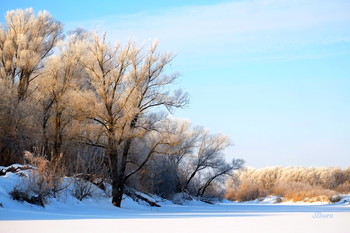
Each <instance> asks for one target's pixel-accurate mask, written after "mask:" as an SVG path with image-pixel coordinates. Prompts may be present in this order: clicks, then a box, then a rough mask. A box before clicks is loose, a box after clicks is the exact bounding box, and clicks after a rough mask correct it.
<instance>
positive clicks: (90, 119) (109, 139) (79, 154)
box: [0, 9, 243, 207]
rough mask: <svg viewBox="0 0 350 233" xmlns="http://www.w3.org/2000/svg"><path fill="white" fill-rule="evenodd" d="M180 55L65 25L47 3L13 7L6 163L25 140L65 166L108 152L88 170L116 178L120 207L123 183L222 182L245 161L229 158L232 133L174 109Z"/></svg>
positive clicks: (4, 108)
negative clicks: (173, 66)
mask: <svg viewBox="0 0 350 233" xmlns="http://www.w3.org/2000/svg"><path fill="white" fill-rule="evenodd" d="M173 58H174V56H173V55H172V54H170V53H159V52H158V51H157V43H152V44H151V45H150V46H149V48H147V49H146V48H143V47H139V46H137V44H136V43H135V42H128V43H126V44H125V45H122V44H120V43H117V44H116V45H115V46H112V45H111V44H110V43H108V42H107V41H106V38H105V35H103V36H99V35H98V34H96V33H92V32H88V31H85V30H83V29H77V30H75V31H72V32H70V33H68V34H67V35H64V34H63V26H62V24H61V23H59V22H58V21H56V20H55V19H53V18H52V17H51V16H50V15H49V14H48V13H47V12H39V13H38V15H36V16H35V15H34V13H33V10H32V9H26V10H15V11H9V12H8V13H7V14H6V24H5V25H1V26H0V95H1V98H0V156H1V157H0V163H1V164H3V165H8V164H10V163H14V162H22V161H23V156H22V155H23V151H25V150H27V151H31V152H32V153H34V154H36V155H37V156H45V157H46V158H47V159H48V161H49V162H50V163H52V164H55V163H61V164H66V165H67V164H68V165H70V166H66V167H71V164H75V162H72V161H77V159H78V158H79V161H83V162H84V161H85V162H84V163H86V161H91V160H98V161H102V162H101V163H98V162H97V161H96V164H99V165H100V168H99V169H96V168H95V169H84V172H86V173H91V172H96V173H100V174H99V175H100V176H102V177H103V178H104V179H105V180H108V181H109V182H110V183H111V184H112V203H113V204H114V205H115V206H118V207H120V206H121V201H122V195H123V193H124V187H125V185H126V184H128V185H130V186H134V187H136V188H139V189H143V190H146V191H149V192H154V193H158V194H164V195H170V194H171V193H176V192H183V191H186V192H189V193H190V194H193V195H197V196H203V195H205V194H206V193H209V191H210V189H215V188H214V186H215V187H216V188H217V189H220V188H222V184H223V182H216V181H220V178H222V177H224V176H225V175H229V174H231V173H232V170H235V169H239V168H241V167H242V165H243V162H242V161H241V160H233V161H232V163H227V162H226V161H225V159H224V157H223V154H222V152H223V151H224V150H225V148H227V147H228V146H229V144H230V143H229V140H228V138H227V137H224V136H222V135H211V134H209V133H208V131H206V130H204V129H202V128H199V127H191V125H190V124H189V123H188V122H184V121H181V120H176V119H174V118H172V117H169V113H172V112H173V110H174V109H176V108H181V107H184V106H186V105H187V103H188V96H187V94H186V93H184V92H182V91H181V90H174V88H173V87H172V84H173V83H174V82H175V81H176V79H177V78H178V74H176V73H175V74H167V66H168V64H169V63H170V62H171V61H172V60H173ZM87 164H91V163H87ZM96 164H95V165H96ZM79 167H81V166H79ZM76 170H77V169H66V172H67V173H68V174H69V173H71V172H72V171H76ZM102 171H106V172H102ZM150 183H153V185H150ZM155 183H156V184H155ZM154 184H155V185H154ZM220 184H221V185H220Z"/></svg>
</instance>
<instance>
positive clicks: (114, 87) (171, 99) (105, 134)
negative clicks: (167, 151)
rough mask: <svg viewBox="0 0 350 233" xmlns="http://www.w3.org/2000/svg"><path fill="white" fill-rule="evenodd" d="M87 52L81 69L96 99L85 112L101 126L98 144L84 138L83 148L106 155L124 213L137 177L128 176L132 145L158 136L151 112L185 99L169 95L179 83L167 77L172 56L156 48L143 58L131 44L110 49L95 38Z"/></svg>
mask: <svg viewBox="0 0 350 233" xmlns="http://www.w3.org/2000/svg"><path fill="white" fill-rule="evenodd" d="M83 48H85V50H84V51H86V53H87V54H86V55H85V56H84V57H83V58H82V59H81V63H82V65H83V67H84V69H85V71H86V72H87V73H88V74H89V82H90V85H91V89H92V91H93V92H94V95H95V97H96V98H95V105H94V109H90V111H85V112H86V113H87V119H90V120H91V121H93V122H94V124H96V125H99V126H100V127H99V130H100V132H101V133H100V134H99V135H100V136H99V137H97V138H96V137H95V138H94V139H91V138H86V137H85V142H86V143H87V144H90V145H93V146H98V147H102V148H104V149H105V150H106V154H107V156H108V158H109V159H110V164H111V168H110V169H111V177H112V196H113V197H112V203H113V205H115V206H118V207H120V206H121V201H122V195H123V191H124V185H125V182H126V180H127V179H128V177H129V176H130V174H134V173H135V172H131V173H128V174H126V169H127V162H128V158H129V157H130V154H131V149H132V145H133V143H134V141H135V140H136V139H138V138H142V137H144V136H145V135H146V134H148V133H149V132H150V131H153V130H155V129H154V128H153V126H154V124H149V122H150V121H153V120H154V119H152V117H151V116H152V115H150V113H151V111H152V109H158V107H160V106H165V107H166V109H168V110H169V111H171V110H172V109H173V108H174V107H182V106H184V105H185V104H186V103H187V96H186V95H185V94H183V93H182V92H180V91H177V92H175V93H174V94H173V93H171V92H170V91H168V90H167V89H168V88H167V87H168V86H169V85H170V84H171V83H173V82H174V81H175V80H176V78H177V75H171V76H168V75H165V74H163V72H164V69H165V67H166V65H167V64H169V63H170V62H171V61H172V59H173V56H172V55H170V54H164V55H159V54H157V53H156V49H157V44H153V45H152V46H151V47H150V48H149V50H148V51H147V52H144V51H143V50H142V49H139V48H137V47H136V45H135V44H133V43H128V44H127V45H126V46H125V47H122V46H120V45H117V46H116V47H111V46H109V45H108V44H107V43H106V42H105V38H103V39H100V38H99V37H98V36H96V35H95V36H93V38H92V40H91V42H89V43H87V44H85V45H84V46H83ZM147 157H148V158H149V156H147ZM147 157H146V158H147ZM144 164H145V162H142V163H141V164H140V165H141V166H143V165H144ZM139 169H140V167H138V168H136V170H139Z"/></svg>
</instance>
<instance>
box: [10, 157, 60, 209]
mask: <svg viewBox="0 0 350 233" xmlns="http://www.w3.org/2000/svg"><path fill="white" fill-rule="evenodd" d="M24 158H25V159H26V160H27V162H28V163H29V164H30V165H31V166H33V167H32V169H28V170H26V172H23V173H22V174H23V175H22V176H23V177H22V180H21V183H20V184H19V185H18V186H17V187H15V188H14V190H13V191H12V192H11V196H12V198H13V199H14V200H19V201H27V202H29V203H33V204H38V205H42V206H44V204H45V202H46V198H47V197H48V196H50V195H52V196H53V197H56V195H57V193H58V192H59V191H61V190H63V189H64V188H65V187H63V186H62V177H63V173H64V172H63V167H62V166H60V163H59V161H55V162H52V161H51V162H49V161H48V160H47V159H46V158H45V157H43V156H37V155H36V156H35V155H33V154H32V153H30V152H28V151H25V152H24Z"/></svg>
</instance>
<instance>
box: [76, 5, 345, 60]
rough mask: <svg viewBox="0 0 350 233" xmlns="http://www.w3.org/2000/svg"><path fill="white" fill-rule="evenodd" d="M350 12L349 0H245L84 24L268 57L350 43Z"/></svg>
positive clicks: (211, 50) (211, 52)
mask: <svg viewBox="0 0 350 233" xmlns="http://www.w3.org/2000/svg"><path fill="white" fill-rule="evenodd" d="M349 12H350V1H348V0H332V1H329V0H307V1H305V0H243V1H233V2H226V3H221V4H216V5H205V6H188V7H180V8H172V9H167V10H164V11H153V12H141V13H139V14H133V15H115V16H113V15H112V16H108V17H105V18H101V19H96V20H95V21H93V22H91V21H90V22H84V23H83V25H82V26H87V25H90V26H91V25H95V26H96V25H100V27H101V28H102V29H103V30H107V31H108V35H109V38H111V40H121V41H124V40H126V39H128V38H132V39H135V40H137V41H140V42H146V41H148V40H151V39H158V40H160V41H161V44H162V45H163V47H164V48H166V49H169V50H171V51H174V52H175V53H177V54H180V55H181V54H182V55H186V56H190V57H198V56H202V57H209V56H214V57H215V56H216V57H220V56H223V55H225V56H232V57H236V58H239V57H242V55H247V56H258V57H259V56H262V57H264V56H271V53H279V52H285V51H291V50H295V51H297V50H303V49H304V48H308V47H315V46H324V45H330V44H335V43H344V42H345V43H349V42H350V14H349ZM267 54H269V55H267ZM278 56H279V55H278ZM294 56H295V55H294ZM298 56H299V55H298Z"/></svg>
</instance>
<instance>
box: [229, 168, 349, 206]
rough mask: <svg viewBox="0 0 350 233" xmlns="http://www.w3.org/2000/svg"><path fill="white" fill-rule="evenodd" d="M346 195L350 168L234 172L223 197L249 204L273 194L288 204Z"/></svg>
mask: <svg viewBox="0 0 350 233" xmlns="http://www.w3.org/2000/svg"><path fill="white" fill-rule="evenodd" d="M348 193H350V168H347V169H340V168H305V167H268V168H262V169H253V168H248V169H245V170H241V171H238V172H236V173H235V174H234V179H233V180H232V181H230V182H229V183H228V184H227V192H226V196H225V197H226V198H227V199H229V200H233V201H251V200H255V199H259V198H263V197H266V196H269V195H276V196H279V197H283V199H284V200H286V201H292V202H318V201H322V202H338V201H339V200H340V197H339V195H340V194H348ZM280 200H282V199H280Z"/></svg>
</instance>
